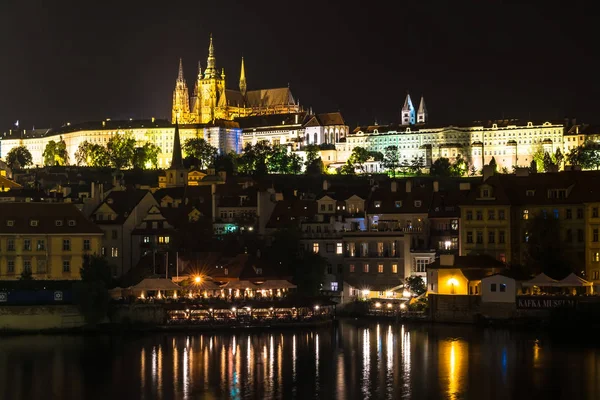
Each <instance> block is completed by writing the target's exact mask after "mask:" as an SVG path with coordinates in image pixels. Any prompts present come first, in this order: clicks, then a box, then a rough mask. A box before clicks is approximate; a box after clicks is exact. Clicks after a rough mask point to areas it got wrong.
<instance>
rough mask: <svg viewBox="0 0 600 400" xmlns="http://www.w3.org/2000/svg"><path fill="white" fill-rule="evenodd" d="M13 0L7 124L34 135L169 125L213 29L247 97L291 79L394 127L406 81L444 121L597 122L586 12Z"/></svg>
mask: <svg viewBox="0 0 600 400" xmlns="http://www.w3.org/2000/svg"><path fill="white" fill-rule="evenodd" d="M0 3H1V4H0V54H1V55H2V61H1V62H0V131H6V130H8V129H10V128H11V126H12V124H13V123H14V121H16V120H20V123H21V127H23V128H26V129H30V128H32V127H33V126H35V127H36V128H45V127H58V126H60V125H62V124H63V123H65V122H67V121H70V122H72V123H73V122H77V121H85V120H98V119H104V118H107V117H109V118H112V119H121V118H150V117H152V116H155V117H164V118H169V117H170V113H171V101H172V92H173V87H174V83H175V78H176V76H177V66H178V61H179V57H183V62H184V69H185V76H186V79H187V83H188V87H190V90H191V88H192V87H193V83H194V80H195V76H196V73H197V63H198V61H199V60H200V61H201V62H202V64H203V66H206V57H207V52H208V40H209V34H210V33H211V32H212V33H213V37H214V45H215V52H216V59H217V66H218V67H219V69H220V68H221V67H224V68H225V73H226V80H227V82H228V83H227V86H228V87H229V88H237V86H238V80H239V68H240V58H241V56H242V55H243V56H244V58H245V61H246V75H247V81H248V89H249V90H251V89H259V88H268V87H283V86H286V85H288V83H289V84H290V87H291V88H292V92H293V94H294V96H295V97H296V98H299V99H300V103H301V104H302V105H304V106H306V107H308V106H312V107H313V110H314V111H315V112H329V111H338V110H339V111H341V112H342V113H343V115H344V117H345V118H346V120H347V122H348V124H349V125H350V126H351V127H354V126H356V124H357V123H360V124H371V123H373V122H374V121H375V120H377V121H378V123H380V124H382V123H386V122H396V121H397V120H398V119H399V118H398V116H399V110H400V108H401V107H402V103H403V101H404V97H405V94H406V91H407V90H408V91H409V92H410V93H411V95H412V97H413V101H414V103H415V107H417V106H418V100H419V98H420V96H421V95H422V94H423V95H424V96H425V99H426V103H427V106H428V109H429V114H430V119H431V120H432V122H438V123H449V122H463V121H470V120H476V119H497V118H502V117H505V118H509V117H510V118H532V119H534V120H538V119H545V120H546V119H562V118H564V117H566V116H569V117H577V119H578V122H592V123H595V122H600V121H598V120H599V119H600V118H598V116H597V115H596V111H597V110H598V109H599V106H600V84H599V78H598V68H599V67H598V65H597V62H596V61H595V60H596V58H597V57H598V56H597V52H598V46H597V45H594V44H595V42H596V38H597V31H596V32H594V29H595V28H594V26H595V21H594V19H595V18H593V17H592V14H593V13H592V12H590V11H589V10H585V9H573V8H569V9H567V8H563V9H562V10H547V9H540V8H535V7H533V6H531V7H530V6H514V5H503V4H501V3H500V2H486V3H487V4H493V6H491V5H490V6H486V7H485V8H482V6H481V5H475V4H477V2H473V5H471V6H470V7H468V8H467V7H463V8H460V9H458V8H455V7H453V8H448V7H447V6H437V7H426V8H425V7H419V8H416V7H414V6H409V5H404V4H403V3H402V2H395V3H393V4H397V5H396V6H395V7H396V8H397V9H391V8H388V7H386V6H384V5H383V4H382V2H379V1H371V2H361V3H363V5H362V6H360V7H358V6H353V4H354V3H352V2H339V5H332V3H333V2H326V1H321V2H311V1H298V2H296V3H293V2H286V1H279V2H270V1H248V0H246V1H239V2H231V1H230V2H228V1H200V0H195V1H168V2H160V3H162V4H163V5H162V6H160V7H159V8H157V7H156V6H152V5H150V4H151V3H152V2H149V1H145V2H137V1H126V0H123V1H121V2H114V1H96V2H91V1H89V2H84V1H71V0H61V1H54V2H52V1H44V2H42V1H39V0H31V1H28V0H22V1H17V0H3V1H1V2H0ZM84 3H85V4H84ZM87 3H89V4H87ZM236 3H238V4H236ZM328 3H329V4H328ZM411 3H418V2H411ZM479 3H481V2H479ZM294 4H295V6H293V7H291V6H292V5H294ZM357 4H358V3H357ZM452 4H453V6H455V3H452Z"/></svg>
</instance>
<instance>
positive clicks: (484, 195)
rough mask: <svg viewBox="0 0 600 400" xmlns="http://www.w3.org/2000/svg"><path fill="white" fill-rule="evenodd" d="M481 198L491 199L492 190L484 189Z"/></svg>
mask: <svg viewBox="0 0 600 400" xmlns="http://www.w3.org/2000/svg"><path fill="white" fill-rule="evenodd" d="M481 197H486V198H487V197H490V189H482V190H481Z"/></svg>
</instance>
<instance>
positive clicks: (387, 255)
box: [344, 251, 400, 258]
mask: <svg viewBox="0 0 600 400" xmlns="http://www.w3.org/2000/svg"><path fill="white" fill-rule="evenodd" d="M344 257H346V258H398V257H400V255H399V254H398V253H393V252H387V251H384V252H383V253H379V252H372V251H371V252H367V253H360V252H356V253H354V255H351V254H350V252H348V251H347V252H345V253H344Z"/></svg>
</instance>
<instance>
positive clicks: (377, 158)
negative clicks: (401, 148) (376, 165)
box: [369, 151, 384, 162]
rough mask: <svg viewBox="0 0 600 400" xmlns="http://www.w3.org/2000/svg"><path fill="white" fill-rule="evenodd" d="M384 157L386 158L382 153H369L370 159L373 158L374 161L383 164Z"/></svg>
mask: <svg viewBox="0 0 600 400" xmlns="http://www.w3.org/2000/svg"><path fill="white" fill-rule="evenodd" d="M383 157H384V155H383V153H382V152H380V151H370V152H369V158H372V159H373V161H378V162H381V161H383Z"/></svg>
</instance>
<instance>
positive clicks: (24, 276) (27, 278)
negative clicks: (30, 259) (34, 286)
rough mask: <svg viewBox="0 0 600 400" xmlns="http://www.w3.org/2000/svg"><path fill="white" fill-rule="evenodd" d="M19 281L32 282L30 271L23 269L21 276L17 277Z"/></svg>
mask: <svg viewBox="0 0 600 400" xmlns="http://www.w3.org/2000/svg"><path fill="white" fill-rule="evenodd" d="M19 280H20V281H32V280H33V274H32V273H31V269H24V270H23V272H21V276H20V277H19Z"/></svg>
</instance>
